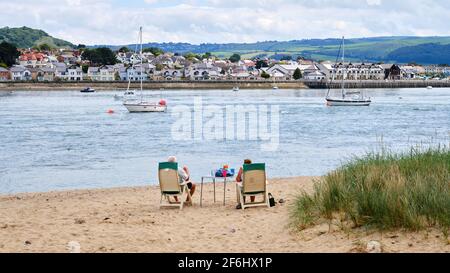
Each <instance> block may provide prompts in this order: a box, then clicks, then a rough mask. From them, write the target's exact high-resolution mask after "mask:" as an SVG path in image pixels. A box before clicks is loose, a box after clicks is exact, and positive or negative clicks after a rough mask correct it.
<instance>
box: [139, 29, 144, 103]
mask: <svg viewBox="0 0 450 273" xmlns="http://www.w3.org/2000/svg"><path fill="white" fill-rule="evenodd" d="M139 43H140V45H141V48H140V52H139V56H140V59H141V77H140V78H141V102H143V101H144V94H143V93H142V89H143V80H144V79H143V77H144V76H143V60H142V59H143V58H142V27H141V28H140V29H139Z"/></svg>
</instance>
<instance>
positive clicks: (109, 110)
mask: <svg viewBox="0 0 450 273" xmlns="http://www.w3.org/2000/svg"><path fill="white" fill-rule="evenodd" d="M106 113H108V114H114V110H113V109H108V111H106Z"/></svg>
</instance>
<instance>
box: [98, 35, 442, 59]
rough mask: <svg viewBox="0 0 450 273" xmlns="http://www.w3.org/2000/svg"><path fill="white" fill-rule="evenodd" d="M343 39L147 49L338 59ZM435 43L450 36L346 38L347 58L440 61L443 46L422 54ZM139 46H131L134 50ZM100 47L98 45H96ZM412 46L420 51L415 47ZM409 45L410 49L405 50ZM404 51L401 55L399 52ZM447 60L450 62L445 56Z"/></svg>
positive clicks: (158, 45)
mask: <svg viewBox="0 0 450 273" xmlns="http://www.w3.org/2000/svg"><path fill="white" fill-rule="evenodd" d="M340 43H341V39H305V40H293V41H264V42H257V43H230V44H200V45H193V44H189V43H148V44H144V48H147V47H158V48H161V49H163V50H164V51H167V52H175V53H186V52H193V53H205V52H211V53H213V54H214V55H216V56H219V57H229V56H231V55H232V54H233V53H239V54H241V55H242V56H243V57H244V58H254V57H256V56H257V57H278V58H281V57H282V56H283V55H291V56H293V57H294V58H295V57H298V56H302V57H306V58H311V59H314V60H332V61H334V60H335V59H336V55H337V52H338V49H339V45H340ZM426 44H435V45H441V46H444V47H443V48H445V45H449V44H450V37H408V36H401V37H400V36H399V37H375V38H357V39H346V57H347V58H348V59H349V60H351V61H363V62H364V61H366V62H398V63H408V62H420V63H423V64H440V63H442V62H443V60H441V57H442V53H443V52H442V51H440V50H441V49H442V48H439V47H436V49H440V50H432V51H431V52H429V54H428V55H427V56H426V57H423V56H422V57H421V55H422V54H421V53H420V52H419V51H420V50H425V49H429V46H428V47H420V45H426ZM135 46H136V45H134V44H132V45H128V47H129V48H130V49H134V48H135ZM416 46H417V47H416ZM94 47H98V46H94ZM107 47H110V48H112V49H115V50H117V49H119V48H120V46H107ZM411 47H413V48H415V49H416V50H412V49H411ZM405 48H406V49H405ZM397 53H398V54H400V53H401V56H400V55H398V56H397ZM445 60H446V61H445V63H450V61H448V59H445Z"/></svg>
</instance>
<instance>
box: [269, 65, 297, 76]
mask: <svg viewBox="0 0 450 273" xmlns="http://www.w3.org/2000/svg"><path fill="white" fill-rule="evenodd" d="M297 68H298V69H300V68H301V67H300V65H298V64H276V65H274V66H272V67H271V68H269V69H267V71H266V72H267V73H268V74H269V75H270V76H271V77H273V78H276V79H278V80H291V79H292V76H293V75H294V72H295V70H297Z"/></svg>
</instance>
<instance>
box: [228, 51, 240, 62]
mask: <svg viewBox="0 0 450 273" xmlns="http://www.w3.org/2000/svg"><path fill="white" fill-rule="evenodd" d="M229 60H230V61H231V62H232V63H237V62H239V61H240V60H241V55H239V54H236V53H235V54H233V55H231V57H230V59H229Z"/></svg>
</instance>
